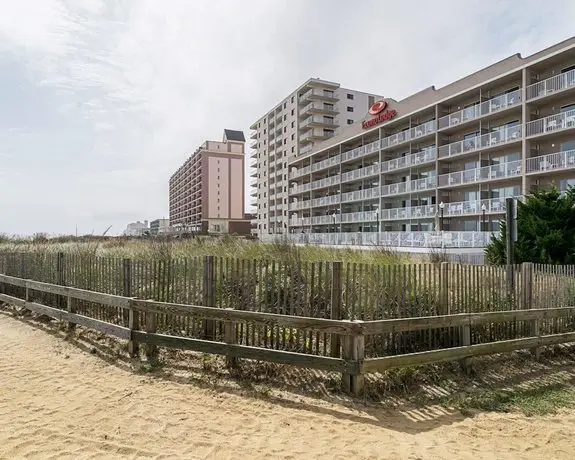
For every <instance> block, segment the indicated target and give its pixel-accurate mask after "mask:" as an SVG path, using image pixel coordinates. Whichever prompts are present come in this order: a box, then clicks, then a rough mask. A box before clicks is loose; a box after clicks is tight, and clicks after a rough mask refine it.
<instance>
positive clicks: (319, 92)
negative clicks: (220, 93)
mask: <svg viewBox="0 0 575 460" xmlns="http://www.w3.org/2000/svg"><path fill="white" fill-rule="evenodd" d="M313 96H318V97H326V98H329V99H334V100H336V99H339V93H338V92H337V91H331V90H327V89H316V88H312V89H310V90H307V91H306V92H305V93H303V94H302V96H301V97H300V101H305V100H306V99H309V98H310V97H313Z"/></svg>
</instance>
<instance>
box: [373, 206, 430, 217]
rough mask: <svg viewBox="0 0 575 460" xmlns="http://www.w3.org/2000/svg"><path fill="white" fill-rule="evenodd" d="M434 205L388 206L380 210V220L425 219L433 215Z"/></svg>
mask: <svg viewBox="0 0 575 460" xmlns="http://www.w3.org/2000/svg"><path fill="white" fill-rule="evenodd" d="M436 215H437V214H436V207H435V206H434V205H424V206H407V207H404V208H389V209H382V210H381V220H382V221H388V220H410V219H425V218H429V217H435V216H436Z"/></svg>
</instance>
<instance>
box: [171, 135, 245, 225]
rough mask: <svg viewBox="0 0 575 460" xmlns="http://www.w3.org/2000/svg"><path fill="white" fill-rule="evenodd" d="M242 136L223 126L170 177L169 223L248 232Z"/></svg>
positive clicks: (243, 139)
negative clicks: (219, 133) (216, 137)
mask: <svg viewBox="0 0 575 460" xmlns="http://www.w3.org/2000/svg"><path fill="white" fill-rule="evenodd" d="M245 142H246V140H245V137H244V133H243V132H242V131H234V130H231V129H225V130H224V136H223V140H222V141H205V142H204V143H203V144H202V145H201V146H200V147H199V148H198V149H197V150H196V151H195V152H194V153H193V154H192V155H191V156H190V158H188V159H187V160H186V161H185V163H184V164H183V165H182V166H181V167H180V168H179V169H178V170H177V171H176V172H175V173H174V174H173V175H172V177H171V178H170V224H171V225H172V227H173V228H174V229H175V230H177V231H185V232H202V233H216V234H217V233H237V234H242V235H248V234H249V233H250V227H251V222H250V221H249V220H245V218H244V211H245V209H244V207H245V205H244V190H245V177H244V176H245V174H244V161H245Z"/></svg>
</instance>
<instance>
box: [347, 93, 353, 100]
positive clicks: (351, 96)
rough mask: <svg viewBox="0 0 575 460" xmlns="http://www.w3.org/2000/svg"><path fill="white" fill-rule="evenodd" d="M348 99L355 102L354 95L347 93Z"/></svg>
mask: <svg viewBox="0 0 575 460" xmlns="http://www.w3.org/2000/svg"><path fill="white" fill-rule="evenodd" d="M347 98H348V99H349V100H351V101H353V94H349V93H347Z"/></svg>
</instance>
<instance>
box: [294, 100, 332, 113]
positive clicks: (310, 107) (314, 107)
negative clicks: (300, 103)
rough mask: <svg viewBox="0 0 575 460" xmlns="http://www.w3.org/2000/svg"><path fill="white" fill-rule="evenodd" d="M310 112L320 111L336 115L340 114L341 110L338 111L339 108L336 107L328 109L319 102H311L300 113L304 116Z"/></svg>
mask: <svg viewBox="0 0 575 460" xmlns="http://www.w3.org/2000/svg"><path fill="white" fill-rule="evenodd" d="M310 110H318V111H321V112H325V113H332V114H334V115H335V114H338V113H339V110H338V109H337V107H335V106H333V107H326V106H324V105H323V104H320V103H318V102H310V103H309V104H308V105H306V106H305V107H304V108H303V109H301V110H300V112H299V113H300V115H303V114H304V113H307V112H309V111H310Z"/></svg>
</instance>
